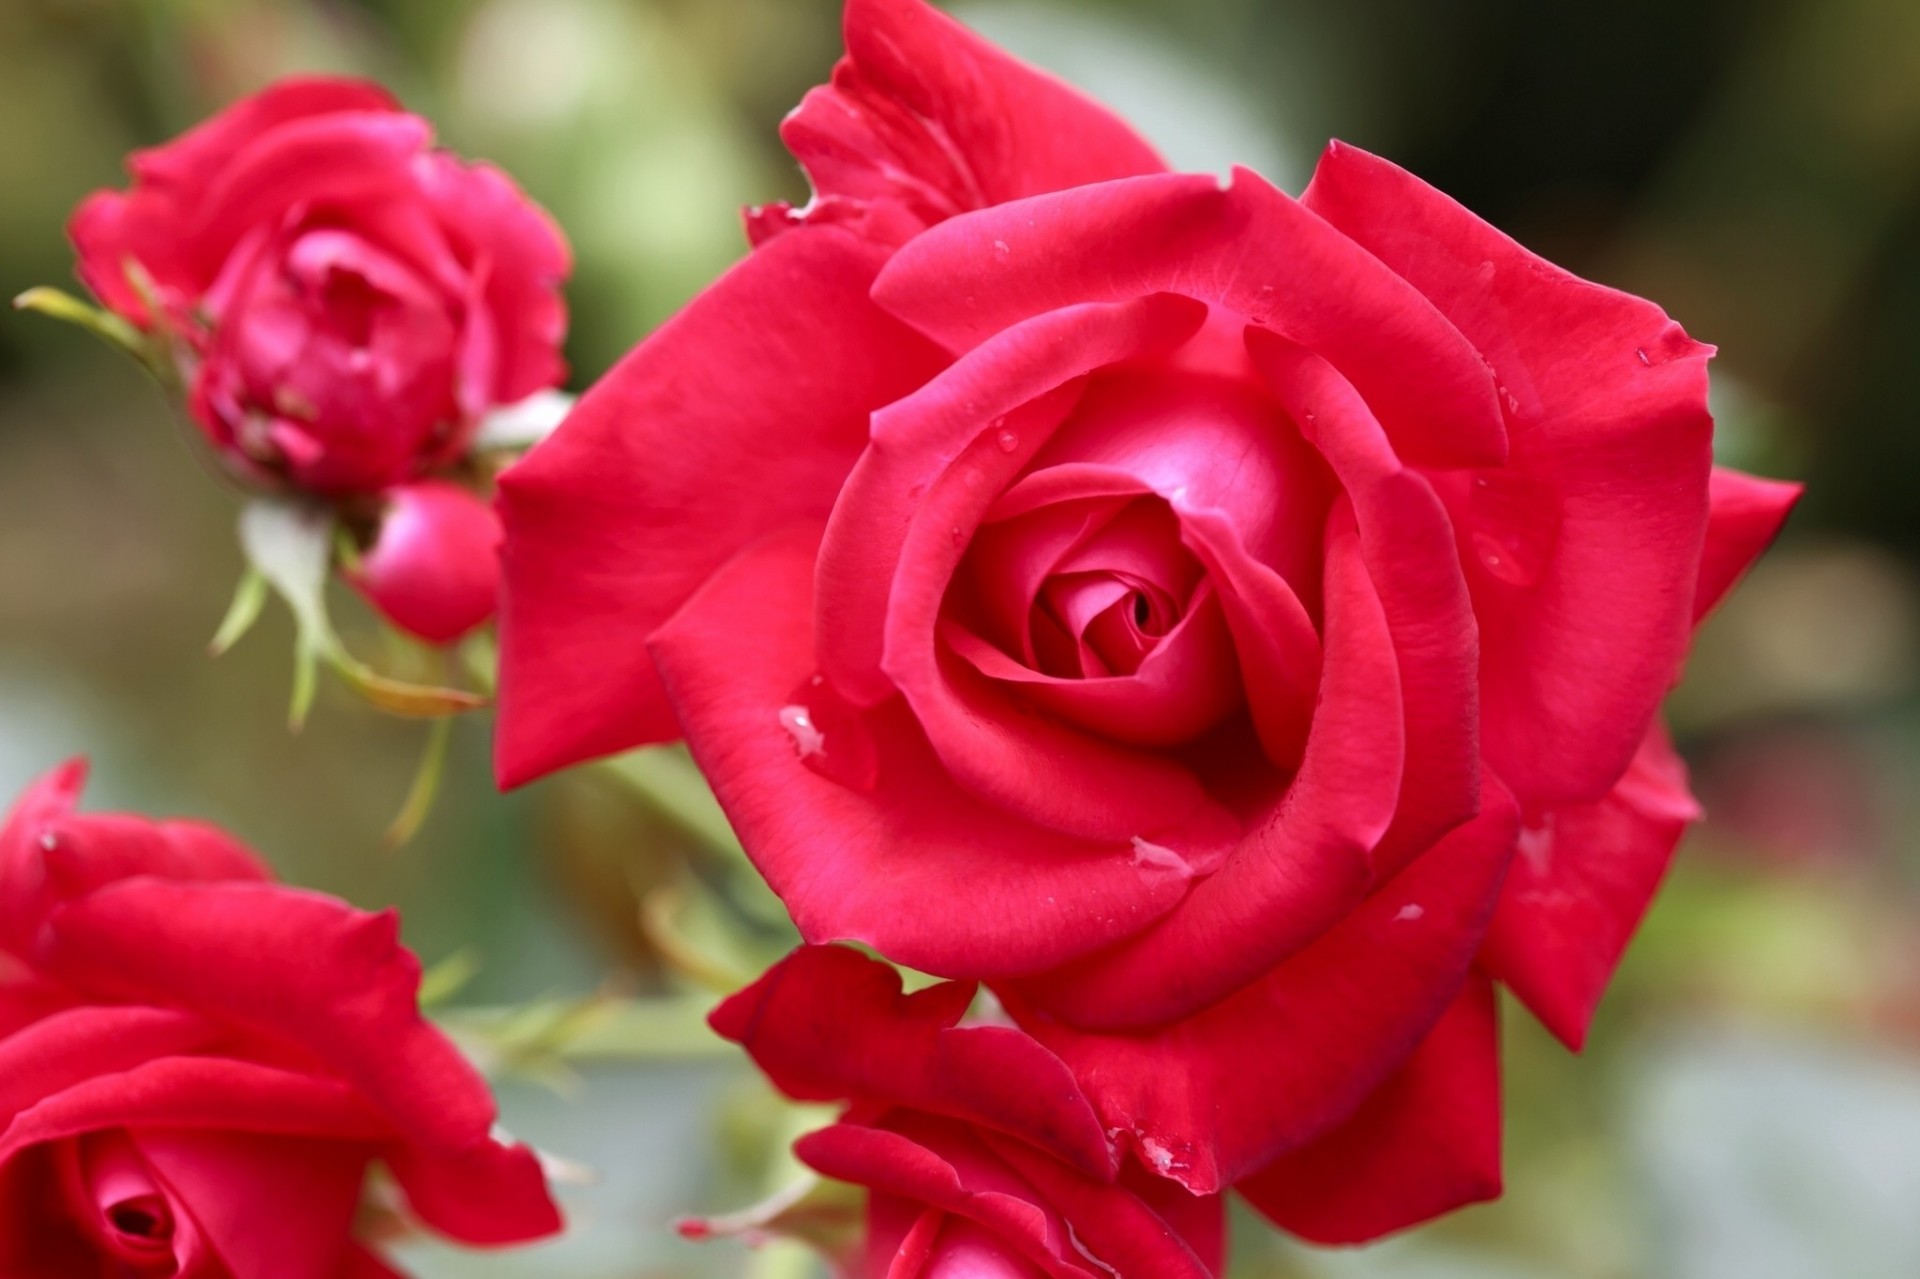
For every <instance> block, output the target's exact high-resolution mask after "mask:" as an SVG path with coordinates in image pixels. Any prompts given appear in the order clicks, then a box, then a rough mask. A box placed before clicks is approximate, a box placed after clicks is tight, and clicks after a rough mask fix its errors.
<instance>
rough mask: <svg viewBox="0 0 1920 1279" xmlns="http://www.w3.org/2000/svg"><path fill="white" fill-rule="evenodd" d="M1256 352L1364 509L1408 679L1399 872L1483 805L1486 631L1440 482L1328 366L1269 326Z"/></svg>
mask: <svg viewBox="0 0 1920 1279" xmlns="http://www.w3.org/2000/svg"><path fill="white" fill-rule="evenodd" d="M1246 340H1247V348H1248V352H1249V354H1250V355H1251V356H1252V357H1253V362H1254V364H1255V366H1256V367H1258V368H1259V369H1260V371H1261V372H1262V374H1263V375H1264V376H1265V377H1266V378H1267V380H1268V383H1269V385H1270V386H1271V388H1272V390H1273V392H1274V394H1275V395H1276V396H1277V397H1278V398H1279V400H1280V402H1281V404H1282V405H1284V406H1285V407H1286V411H1287V412H1288V414H1289V415H1291V416H1292V418H1293V419H1294V420H1295V421H1296V422H1299V423H1301V429H1302V431H1303V432H1304V433H1305V434H1306V435H1307V437H1308V439H1309V440H1310V441H1311V442H1312V443H1313V445H1314V446H1315V447H1316V448H1318V449H1319V450H1320V453H1321V455H1322V456H1323V457H1324V458H1325V459H1326V462H1327V464H1328V465H1329V466H1330V467H1332V468H1333V471H1334V474H1335V475H1336V476H1337V477H1338V479H1339V482H1340V484H1341V486H1342V487H1343V488H1344V489H1345V490H1346V493H1347V497H1348V499H1349V500H1350V501H1351V502H1352V504H1353V513H1354V520H1355V523H1356V524H1357V525H1358V528H1359V532H1360V546H1361V554H1362V558H1363V559H1364V560H1365V562H1366V566H1367V574H1368V576H1369V577H1370V578H1371V579H1372V581H1373V584H1374V587H1375V589H1376V590H1377V591H1378V592H1379V595H1380V607H1381V610H1382V612H1383V613H1384V614H1385V616H1386V620H1387V629H1388V631H1389V633H1390V634H1391V636H1392V641H1393V651H1394V656H1395V658H1396V660H1397V662H1398V666H1399V672H1400V695H1401V701H1402V706H1403V711H1402V714H1403V715H1404V717H1405V721H1406V767H1405V771H1404V773H1403V776H1402V781H1401V790H1400V800H1399V803H1398V805H1397V806H1396V809H1395V813H1394V819H1393V825H1392V827H1391V828H1390V829H1389V830H1388V832H1387V834H1386V835H1385V836H1383V837H1382V840H1381V843H1380V844H1379V845H1378V846H1377V847H1375V848H1374V849H1373V851H1372V853H1371V859H1372V864H1373V867H1374V870H1375V872H1376V873H1377V874H1381V875H1390V874H1392V873H1393V872H1394V871H1396V870H1398V869H1399V868H1400V867H1401V866H1402V865H1404V864H1405V863H1406V859H1407V858H1409V857H1412V856H1416V855H1418V854H1419V853H1420V852H1421V851H1423V850H1424V849H1426V848H1427V847H1429V846H1430V845H1431V844H1432V843H1433V841H1434V840H1435V839H1438V838H1439V837H1440V836H1441V835H1443V834H1445V833H1446V832H1447V831H1449V830H1452V829H1453V828H1454V827H1455V826H1458V825H1459V824H1460V823H1461V822H1463V821H1465V820H1467V819H1468V818H1469V817H1471V816H1472V815H1473V813H1474V810H1475V808H1476V807H1477V805H1478V804H1479V800H1480V776H1479V724H1478V719H1479V715H1478V709H1479V704H1478V698H1477V696H1476V688H1477V685H1478V674H1477V667H1478V661H1479V627H1478V625H1477V623H1476V621H1475V618H1474V614H1473V601H1472V599H1471V598H1470V597H1469V595H1468V592H1467V584H1466V580H1465V578H1464V576H1463V575H1462V573H1461V569H1460V564H1459V559H1458V556H1457V553H1456V552H1455V550H1454V546H1453V528H1452V523H1451V521H1450V520H1449V519H1448V517H1447V511H1446V508H1445V507H1444V506H1443V505H1442V504H1441V502H1440V499H1439V498H1438V497H1437V496H1436V495H1435V493H1434V491H1433V488H1432V486H1431V485H1429V484H1428V483H1427V481H1426V480H1425V479H1423V478H1422V477H1421V476H1420V475H1419V474H1418V473H1417V472H1414V471H1411V470H1409V469H1407V468H1406V467H1405V466H1403V465H1402V464H1401V463H1400V460H1399V458H1397V457H1396V456H1395V455H1394V452H1393V446H1392V444H1391V443H1390V442H1389V441H1388V439H1387V437H1386V433H1385V432H1384V431H1383V430H1382V429H1381V427H1380V424H1379V423H1378V422H1377V421H1376V420H1375V419H1374V416H1373V414H1372V412H1371V411H1370V410H1369V408H1368V407H1367V405H1366V404H1365V402H1364V401H1362V400H1361V399H1360V397H1359V395H1358V393H1356V392H1355V391H1354V389H1353V387H1352V385H1351V384H1350V383H1348V382H1347V381H1346V379H1344V378H1342V377H1341V376H1340V374H1339V373H1338V371H1336V370H1335V369H1334V368H1333V367H1332V366H1331V365H1329V364H1328V363H1327V362H1326V361H1324V360H1322V359H1320V358H1319V357H1317V356H1315V355H1313V354H1312V353H1310V352H1308V351H1306V350H1304V349H1302V348H1301V347H1298V346H1295V345H1293V344H1292V343H1289V342H1287V341H1286V340H1285V339H1283V338H1280V337H1277V336H1276V335H1274V334H1271V333H1268V332H1265V331H1264V330H1258V329H1250V330H1248V332H1247V335H1246Z"/></svg>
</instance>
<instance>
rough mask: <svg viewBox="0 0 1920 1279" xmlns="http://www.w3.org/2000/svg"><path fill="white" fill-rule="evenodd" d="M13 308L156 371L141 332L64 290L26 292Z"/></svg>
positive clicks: (151, 350)
mask: <svg viewBox="0 0 1920 1279" xmlns="http://www.w3.org/2000/svg"><path fill="white" fill-rule="evenodd" d="M13 309H14V310H16V311H36V312H38V313H39V314H41V315H45V316H48V317H51V318H52V319H55V320H61V321H64V322H65V323H67V324H72V325H75V326H76V327H78V328H82V329H85V330H86V331H87V332H89V333H91V334H93V335H94V336H95V337H97V338H99V339H100V340H101V341H102V342H105V343H106V344H107V345H108V346H110V347H113V348H114V349H115V350H117V351H120V352H121V353H123V354H126V355H131V356H132V357H133V358H134V359H136V360H138V361H139V362H140V363H141V364H142V365H144V366H145V367H146V368H148V369H149V370H156V369H157V364H156V357H155V352H154V347H153V343H152V342H151V341H150V340H149V339H148V337H147V335H146V334H145V333H142V332H141V331H140V330H139V329H137V328H135V327H134V326H133V325H131V324H129V323H127V322H126V321H125V320H123V319H121V318H120V317H119V316H117V315H115V314H114V313H113V312H111V311H108V310H105V309H103V308H101V307H97V306H94V305H92V304H91V303H87V302H83V301H81V300H80V299H79V298H77V297H75V296H73V294H71V293H68V292H65V291H64V290H61V289H55V288H50V287H48V286H46V285H41V286H40V287H38V288H32V289H28V290H27V291H26V292H25V293H22V294H20V295H19V296H18V297H16V298H14V300H13Z"/></svg>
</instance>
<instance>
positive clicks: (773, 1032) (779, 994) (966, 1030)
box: [709, 946, 1118, 1177]
mask: <svg viewBox="0 0 1920 1279" xmlns="http://www.w3.org/2000/svg"><path fill="white" fill-rule="evenodd" d="M972 994H973V987H972V985H971V984H963V985H954V986H935V987H930V988H929V989H927V990H923V991H920V992H918V993H916V994H913V995H903V994H901V991H900V974H899V973H897V972H895V971H894V970H893V968H891V967H890V966H889V965H887V964H883V963H880V962H879V961H877V960H872V959H869V958H867V957H866V956H865V955H862V954H860V953H859V952H858V951H854V950H849V949H847V948H846V947H843V946H803V947H801V948H800V949H799V950H796V951H795V952H794V953H793V954H791V955H789V956H787V958H785V959H783V960H781V961H780V962H779V963H778V964H776V965H775V966H774V967H773V968H772V969H771V970H770V971H769V972H768V973H767V974H766V975H765V976H764V977H762V978H760V980H759V981H757V982H755V983H754V984H753V985H751V986H749V987H748V988H747V989H745V990H743V991H741V992H740V993H739V994H737V995H734V996H733V997H732V998H730V999H728V1000H727V1001H726V1002H725V1003H723V1004H721V1005H720V1007H719V1008H717V1009H715V1010H714V1013H713V1016H712V1017H711V1018H710V1019H709V1020H710V1021H711V1022H712V1023H713V1028H714V1029H715V1030H716V1031H718V1032H719V1033H720V1035H721V1036H722V1037H724V1038H727V1039H731V1040H733V1041H734V1042H735V1043H737V1044H739V1045H741V1046H742V1047H743V1048H745V1049H746V1050H747V1052H748V1053H749V1054H750V1055H751V1056H752V1057H753V1059H754V1062H755V1063H756V1064H757V1065H758V1066H759V1067H760V1069H761V1070H763V1071H765V1072H766V1073H767V1075H768V1077H769V1078H771V1079H772V1080H773V1082H774V1083H775V1085H776V1086H777V1087H779V1088H780V1089H781V1091H783V1092H785V1093H787V1094H788V1095H790V1096H793V1097H796V1098H799V1099H802V1100H807V1101H834V1100H840V1099H847V1100H852V1101H858V1102H863V1103H864V1102H881V1103H884V1104H887V1105H899V1106H908V1107H911V1108H913V1109H916V1110H924V1111H928V1112H929V1113H932V1114H937V1115H945V1116H948V1117H949V1118H953V1119H961V1120H965V1121H967V1122H969V1123H976V1124H981V1125H984V1126H986V1127H988V1128H993V1129H996V1130H998V1131H1000V1132H1005V1133H1010V1134H1012V1135H1013V1136H1016V1137H1019V1138H1021V1139H1022V1140H1023V1141H1025V1142H1029V1143H1031V1144H1032V1145H1034V1146H1036V1147H1038V1148H1039V1149H1042V1150H1045V1151H1047V1152H1049V1155H1050V1157H1052V1158H1057V1159H1061V1160H1064V1161H1066V1162H1068V1163H1071V1164H1074V1165H1075V1166H1077V1167H1079V1168H1082V1169H1084V1170H1085V1171H1086V1172H1088V1173H1090V1174H1093V1175H1095V1176H1099V1177H1112V1176H1113V1174H1114V1171H1115V1169H1116V1167H1117V1166H1118V1165H1117V1160H1116V1159H1115V1156H1114V1153H1113V1150H1112V1149H1111V1148H1110V1147H1109V1146H1108V1144H1107V1139H1106V1135H1105V1133H1104V1132H1102V1130H1101V1127H1100V1121H1099V1119H1098V1118H1097V1117H1095V1115H1094V1113H1093V1108H1092V1107H1091V1106H1089V1105H1088V1104H1087V1099H1086V1098H1085V1097H1084V1096H1082V1095H1081V1093H1080V1089H1079V1088H1078V1086H1076V1085H1075V1084H1074V1082H1073V1076H1072V1075H1071V1074H1070V1073H1068V1071H1067V1068H1066V1066H1064V1065H1063V1064H1061V1061H1060V1059H1059V1058H1058V1057H1055V1056H1054V1055H1053V1054H1052V1053H1050V1052H1048V1051H1047V1050H1046V1049H1044V1048H1042V1047H1041V1046H1040V1045H1039V1044H1037V1043H1035V1042H1034V1041H1033V1040H1031V1039H1029V1038H1027V1037H1026V1036H1025V1035H1023V1034H1021V1033H1020V1032H1019V1031H1017V1030H1013V1029H1010V1028H1007V1027H1000V1026H969V1027H961V1028H956V1027H955V1023H956V1022H958V1021H959V1020H960V1016H961V1014H963V1013H964V1012H965V1011H966V1008H967V1002H968V1000H969V999H971V997H972Z"/></svg>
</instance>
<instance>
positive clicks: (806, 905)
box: [652, 237, 1186, 977]
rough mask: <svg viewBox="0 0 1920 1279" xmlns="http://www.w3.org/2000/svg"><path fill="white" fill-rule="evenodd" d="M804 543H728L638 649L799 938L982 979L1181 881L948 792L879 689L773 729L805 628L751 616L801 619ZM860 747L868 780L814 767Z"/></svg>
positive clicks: (1167, 898)
mask: <svg viewBox="0 0 1920 1279" xmlns="http://www.w3.org/2000/svg"><path fill="white" fill-rule="evenodd" d="M795 238H810V237H795ZM816 538H817V533H812V532H807V531H803V530H796V531H794V532H792V533H790V534H785V535H782V536H780V537H777V538H773V539H769V540H768V541H767V542H766V543H763V544H762V545H760V546H757V547H755V548H752V549H750V550H749V551H747V552H746V553H744V554H742V555H741V556H739V557H738V558H737V559H735V560H734V562H733V563H732V564H730V565H728V566H727V567H726V568H725V569H723V570H722V571H721V572H719V573H717V574H716V575H715V576H714V578H713V580H712V581H711V582H709V583H708V584H707V585H706V587H704V588H703V589H702V590H701V591H700V592H699V593H698V594H696V595H695V596H694V598H693V599H692V600H691V601H689V602H688V604H687V606H686V607H685V608H684V609H682V610H681V612H680V613H679V614H678V615H677V616H676V617H675V618H674V619H673V621H671V622H670V623H668V624H667V625H666V626H665V627H662V628H661V630H660V631H659V632H658V633H657V634H656V635H655V636H654V639H653V643H652V650H653V653H654V656H655V659H656V660H657V661H658V662H659V663H660V669H661V673H662V675H663V676H664V678H665V680H666V685H667V688H668V691H669V693H670V694H671V696H672V698H673V702H674V706H675V708H676V709H677V711H678V713H679V715H680V716H681V718H682V720H683V721H684V722H685V724H686V725H687V737H688V741H689V743H690V744H691V746H692V748H693V753H694V758H695V759H696V761H698V763H699V764H700V766H701V768H702V769H703V770H704V771H705V773H706V775H707V777H708V779H709V780H710V781H711V782H712V784H713V787H714V793H715V794H716V795H717V796H718V797H719V799H720V802H721V805H722V806H723V807H724V808H725V809H726V810H727V815H728V817H729V818H730V819H731V820H732V822H733V824H734V828H735V829H736V830H738V831H739V832H740V837H741V841H742V842H743V843H744V844H745V845H746V847H747V849H748V852H749V856H751V857H752V858H753V859H754V864H755V865H756V866H757V867H758V868H759V869H760V872H761V873H762V874H763V875H765V876H766V877H767V881H768V883H770V884H771V885H772V886H773V889H774V891H775V892H776V893H778V894H779V895H780V897H781V900H782V901H783V902H785V903H786V906H787V909H788V910H789V911H790V912H791V913H792V915H793V917H794V921H795V922H796V923H797V924H798V925H799V928H800V932H801V935H802V936H804V937H805V938H807V939H808V940H809V941H813V942H824V941H832V940H836V939H857V940H860V941H864V942H867V943H868V944H870V945H872V946H873V947H874V948H875V949H877V950H879V951H880V952H881V953H883V954H885V955H887V956H888V957H889V958H891V959H894V960H896V961H897V962H899V963H902V964H906V965H909V966H911V967H913V968H917V969H919V970H921V971H922V972H931V973H948V974H955V975H961V974H964V975H966V976H969V977H975V976H982V975H995V976H999V975H1006V974H1010V973H1018V972H1034V971H1039V970H1044V969H1047V968H1051V967H1053V966H1055V965H1057V964H1059V963H1061V962H1063V961H1065V960H1067V959H1070V958H1072V957H1074V956H1077V955H1083V954H1086V953H1087V952H1089V951H1091V950H1095V949H1097V948H1099V947H1101V946H1105V945H1108V944H1111V943H1112V942H1114V941H1116V940H1118V939H1119V938H1121V937H1125V936H1127V935H1128V934H1130V933H1132V932H1135V931H1137V930H1139V929H1140V928H1142V927H1144V926H1145V925H1146V924H1148V923H1150V922H1151V921H1152V920H1154V919H1155V918H1157V917H1159V916H1160V915H1162V914H1164V913H1165V912H1166V911H1167V910H1168V909H1169V908H1171V907H1172V905H1173V904H1174V902H1175V901H1177V900H1178V899H1179V897H1180V895H1181V894H1182V893H1183V892H1184V891H1185V888H1186V881H1185V879H1184V878H1183V877H1182V876H1179V875H1174V874H1167V873H1146V872H1143V870H1142V869H1141V868H1140V867H1139V866H1136V865H1135V863H1134V857H1133V854H1132V850H1131V849H1130V848H1125V847H1123V848H1120V849H1116V848H1113V847H1112V846H1107V845H1098V844H1089V843H1086V842H1082V841H1078V840H1072V839H1068V838H1066V837H1064V836H1061V835H1058V834H1054V833H1051V832H1047V831H1043V830H1041V829H1039V828H1037V827H1034V826H1030V825H1027V824H1025V823H1022V822H1016V821H1014V820H1012V819H1010V818H1009V817H1008V816H1007V815H1006V814H1005V813H1003V812H1001V811H999V810H998V809H997V808H995V807H993V806H991V805H987V804H983V803H982V802H980V801H979V800H977V799H975V798H974V797H973V796H971V795H969V794H967V793H966V792H964V791H961V790H960V789H958V788H957V787H956V786H955V785H954V784H953V781H952V780H951V778H950V777H949V776H948V774H947V772H946V770H945V768H944V767H942V766H941V764H940V762H939V761H938V760H937V759H936V758H935V757H934V756H933V753H932V751H931V750H930V749H929V747H928V746H927V743H926V739H925V736H924V735H923V734H921V733H920V731H919V729H918V727H917V725H916V724H915V723H914V722H913V719H912V717H911V716H910V715H909V714H908V713H907V712H906V709H905V707H904V706H902V705H901V704H900V703H899V702H898V701H897V700H896V701H894V702H891V703H888V704H886V705H884V706H881V707H878V708H876V709H874V710H872V711H870V712H864V713H863V712H859V711H858V710H857V709H856V708H852V707H845V708H843V709H844V713H845V716H846V724H845V727H844V728H843V729H840V730H838V731H835V730H829V731H826V732H825V733H824V734H823V735H822V737H821V740H819V741H814V740H812V739H811V738H807V739H805V740H800V739H799V737H798V735H790V734H789V732H788V731H783V728H782V712H783V710H801V711H804V710H805V707H804V706H801V705H798V704H797V703H799V702H800V699H801V697H802V696H806V697H812V698H832V697H833V696H834V694H833V689H832V686H831V685H830V684H826V683H822V684H818V685H816V684H814V683H813V682H812V681H813V678H814V671H815V664H814V645H813V637H812V636H811V635H810V634H808V631H807V628H806V627H805V626H804V625H794V624H792V623H791V622H787V621H783V622H782V623H781V624H779V625H770V624H769V623H768V620H767V619H770V618H778V619H794V618H806V617H811V616H813V615H814V610H813V597H812V577H813V566H814V556H815V547H816V545H817V543H816V540H815V539H816ZM816 718H818V717H817V716H816ZM844 738H853V739H856V740H854V741H851V742H846V741H843V740H842V739H844ZM862 738H864V741H862V740H859V739H862ZM862 754H864V755H866V756H868V757H870V758H871V760H873V761H876V763H875V767H877V768H878V769H879V773H878V775H877V780H876V779H875V778H874V777H868V778H867V779H866V785H865V786H864V788H863V787H861V786H856V785H849V784H846V783H843V782H842V781H839V780H834V779H833V778H832V777H831V776H830V775H828V774H829V773H831V772H832V770H833V762H834V761H835V760H836V759H838V758H841V757H842V756H843V755H845V756H848V757H858V756H860V755H862ZM803 756H804V757H803ZM822 840H826V841H829V842H830V843H831V844H832V847H833V850H834V854H833V856H832V857H830V858H822V857H821V856H820V855H819V852H820V848H821V841H822ZM983 848H991V849H992V850H993V856H991V857H982V856H981V855H980V850H981V849H983ZM914 903H926V904H929V905H928V906H927V908H926V909H924V910H923V909H916V908H914V906H913V904H914ZM932 903H944V904H945V905H944V906H940V907H938V908H936V907H935V906H933V905H931V904H932ZM957 904H964V909H965V910H966V911H967V920H966V926H965V927H963V928H956V927H954V926H953V919H952V916H951V914H950V910H949V908H958V907H957Z"/></svg>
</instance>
